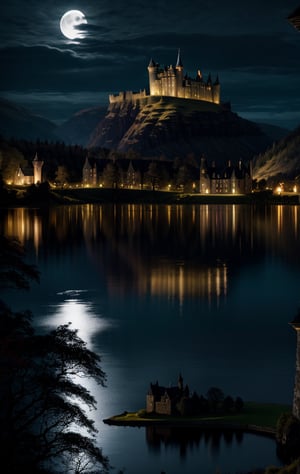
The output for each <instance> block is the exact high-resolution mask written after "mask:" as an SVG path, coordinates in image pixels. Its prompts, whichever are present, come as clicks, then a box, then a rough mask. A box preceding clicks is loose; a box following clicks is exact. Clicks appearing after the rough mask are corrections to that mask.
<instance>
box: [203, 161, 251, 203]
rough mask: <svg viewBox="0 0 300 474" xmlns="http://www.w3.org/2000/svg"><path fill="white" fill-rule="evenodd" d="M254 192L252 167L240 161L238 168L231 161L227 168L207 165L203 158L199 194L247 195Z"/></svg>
mask: <svg viewBox="0 0 300 474" xmlns="http://www.w3.org/2000/svg"><path fill="white" fill-rule="evenodd" d="M251 191H252V165H251V162H250V163H249V164H248V165H244V164H243V163H242V161H241V160H239V162H238V165H237V166H233V165H232V164H231V162H230V161H229V162H228V163H227V165H226V166H223V167H220V166H218V167H216V165H215V164H214V163H212V165H211V166H208V165H207V162H206V159H205V158H203V157H202V158H201V164H200V181H199V192H200V193H201V194H247V193H250V192H251Z"/></svg>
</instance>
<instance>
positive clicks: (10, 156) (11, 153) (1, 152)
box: [0, 141, 27, 181]
mask: <svg viewBox="0 0 300 474" xmlns="http://www.w3.org/2000/svg"><path fill="white" fill-rule="evenodd" d="M19 166H27V161H26V160H25V158H24V156H23V154H22V152H20V151H19V150H18V149H17V147H14V146H11V145H9V144H8V143H6V142H5V141H1V143H0V171H1V174H2V177H3V179H4V180H5V181H13V180H14V178H15V175H16V172H17V170H18V168H19Z"/></svg>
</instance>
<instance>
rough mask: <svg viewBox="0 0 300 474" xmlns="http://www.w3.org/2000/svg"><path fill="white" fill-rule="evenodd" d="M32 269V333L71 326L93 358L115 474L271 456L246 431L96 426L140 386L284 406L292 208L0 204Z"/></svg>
mask: <svg viewBox="0 0 300 474" xmlns="http://www.w3.org/2000/svg"><path fill="white" fill-rule="evenodd" d="M1 227H2V231H3V232H4V233H5V234H6V235H9V236H16V237H18V238H19V240H20V241H21V242H22V243H23V244H24V245H25V247H26V249H27V260H28V261H29V262H31V263H34V264H36V265H37V266H38V268H39V270H40V272H41V281H40V283H39V284H33V285H32V287H31V290H30V291H29V292H24V293H19V292H18V293H17V296H18V300H16V293H11V294H9V293H8V294H7V300H8V301H9V302H10V303H11V304H12V306H13V308H14V309H27V308H28V309H31V311H32V312H33V315H34V319H33V322H34V326H35V327H36V328H37V329H38V330H39V331H44V330H46V329H49V328H52V327H54V326H57V325H59V324H63V323H67V322H71V323H72V327H73V328H77V329H78V330H79V335H80V336H81V337H82V338H83V339H84V340H85V341H86V342H87V344H88V346H89V348H91V349H92V350H94V351H96V352H97V353H99V354H100V355H101V357H102V368H103V369H104V370H105V372H106V373H107V387H106V388H99V387H97V386H95V385H93V384H92V383H91V382H88V388H89V389H90V390H91V391H92V392H93V394H94V395H95V396H96V398H97V401H98V410H97V412H95V414H93V416H94V417H95V419H96V424H97V427H98V429H99V435H98V436H99V445H100V446H102V448H103V452H104V454H105V455H107V456H109V459H110V462H111V464H112V465H113V466H114V469H113V470H112V472H115V473H118V472H119V471H120V470H121V469H123V470H124V472H125V474H138V473H141V472H143V474H160V472H162V471H165V472H166V474H184V473H186V474H196V473H197V474H199V473H200V472H201V474H215V473H216V472H222V473H237V472H243V471H244V472H247V471H249V470H250V469H255V468H260V467H264V466H267V465H271V464H273V465H274V464H275V465H280V460H279V459H278V458H277V455H276V446H275V443H274V441H272V440H271V439H269V438H265V437H261V436H256V435H252V434H243V435H238V434H226V433H225V434H221V433H218V434H216V435H214V436H212V435H209V434H203V433H199V432H197V433H195V432H194V431H193V430H189V432H187V433H184V435H183V434H182V433H178V432H170V430H166V431H165V432H160V431H155V430H154V431H153V430H152V431H151V430H149V429H148V430H146V429H145V428H130V427H115V426H107V425H105V424H104V423H103V421H102V420H103V419H104V418H107V417H109V416H112V415H114V414H117V413H121V412H123V411H124V410H127V411H130V410H138V409H140V408H144V407H145V403H146V394H147V391H148V388H149V385H150V382H156V381H157V380H158V381H159V383H160V384H161V385H165V386H169V385H175V384H177V379H178V375H179V373H181V374H182V375H183V379H184V383H187V384H188V385H189V388H190V391H191V392H193V391H194V390H195V391H196V392H197V393H198V394H199V395H200V394H203V395H205V394H206V392H207V390H208V389H209V388H210V387H212V386H216V387H219V388H221V389H222V390H223V392H224V393H225V395H231V396H233V397H236V396H240V397H242V398H243V399H244V400H245V401H261V402H276V403H277V402H278V403H287V404H291V403H292V399H293V385H294V375H295V355H296V335H295V333H294V330H293V329H292V327H291V326H290V325H289V321H291V320H292V319H293V318H294V316H295V314H296V312H297V310H298V308H299V307H300V292H299V288H300V245H299V237H300V206H284V205H283V206H280V205H270V206H264V205H188V204H187V205H178V206H176V205H125V204H124V205H121V204H117V205H113V204H112V205H93V204H88V205H74V206H62V207H57V208H51V209H47V210H39V209H23V208H20V209H10V210H2V211H1Z"/></svg>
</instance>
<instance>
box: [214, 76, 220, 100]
mask: <svg viewBox="0 0 300 474" xmlns="http://www.w3.org/2000/svg"><path fill="white" fill-rule="evenodd" d="M213 102H215V104H219V103H220V102H221V86H220V81H219V76H217V77H216V80H215V82H214V84H213Z"/></svg>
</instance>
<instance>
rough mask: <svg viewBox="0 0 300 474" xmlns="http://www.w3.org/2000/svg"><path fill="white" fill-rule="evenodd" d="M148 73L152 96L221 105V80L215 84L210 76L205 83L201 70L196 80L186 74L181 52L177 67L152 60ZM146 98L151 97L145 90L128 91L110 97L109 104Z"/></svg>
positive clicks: (217, 80)
mask: <svg viewBox="0 0 300 474" xmlns="http://www.w3.org/2000/svg"><path fill="white" fill-rule="evenodd" d="M148 73H149V90H150V96H159V97H162V96H166V97H179V98H181V99H194V100H202V101H206V102H213V103H215V104H220V101H221V94H220V82H219V78H218V77H217V78H216V80H215V81H214V82H213V81H212V79H211V75H210V74H209V75H208V78H207V80H206V81H205V80H204V79H203V76H202V74H201V72H200V70H198V72H197V75H196V77H195V79H192V78H191V77H189V76H188V75H187V74H184V71H183V64H182V60H181V55H180V50H179V51H178V55H177V61H176V65H175V66H172V65H171V66H165V67H161V66H160V65H159V64H158V63H155V62H154V61H153V59H151V60H150V63H149V66H148ZM146 97H149V95H147V93H146V90H145V89H144V90H140V92H132V91H126V92H120V93H119V94H118V95H113V94H112V95H110V96H109V102H110V103H115V102H123V101H125V100H127V101H132V100H139V99H143V98H146Z"/></svg>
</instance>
